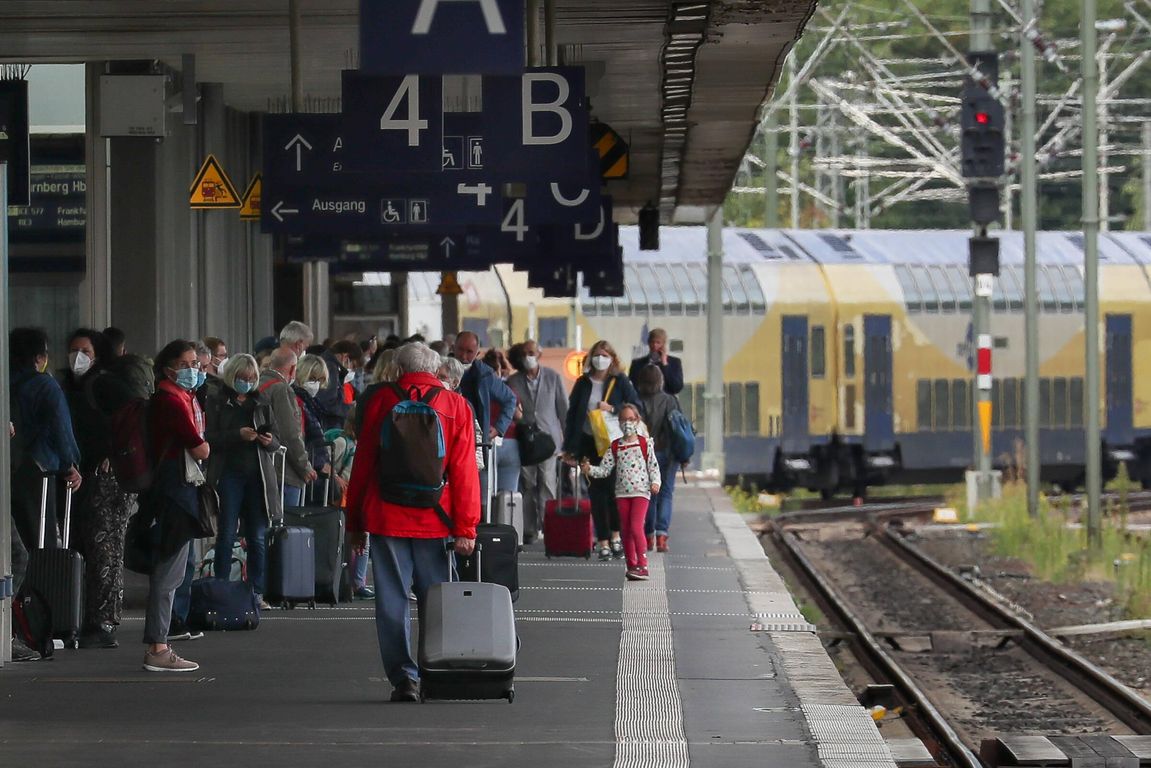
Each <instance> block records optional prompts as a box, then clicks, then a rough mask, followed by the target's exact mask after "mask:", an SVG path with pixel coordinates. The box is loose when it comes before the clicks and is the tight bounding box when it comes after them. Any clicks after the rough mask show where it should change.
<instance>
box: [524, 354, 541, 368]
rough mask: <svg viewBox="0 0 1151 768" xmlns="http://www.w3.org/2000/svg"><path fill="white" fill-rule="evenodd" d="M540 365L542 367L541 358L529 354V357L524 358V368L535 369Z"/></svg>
mask: <svg viewBox="0 0 1151 768" xmlns="http://www.w3.org/2000/svg"><path fill="white" fill-rule="evenodd" d="M539 367H540V359H539V358H538V357H531V356H528V357H525V358H524V368H526V369H527V370H529V371H534V370H535V369H536V368H539Z"/></svg>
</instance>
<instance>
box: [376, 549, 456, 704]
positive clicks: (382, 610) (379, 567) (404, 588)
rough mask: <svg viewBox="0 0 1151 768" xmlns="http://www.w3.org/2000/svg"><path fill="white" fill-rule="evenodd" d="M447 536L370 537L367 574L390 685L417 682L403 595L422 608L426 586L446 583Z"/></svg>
mask: <svg viewBox="0 0 1151 768" xmlns="http://www.w3.org/2000/svg"><path fill="white" fill-rule="evenodd" d="M445 542H446V539H399V538H394V537H391V536H376V535H373V536H371V545H370V546H371V552H372V575H373V576H374V578H375V581H376V637H377V638H378V639H379V643H380V660H381V661H383V663H384V674H386V675H387V676H388V680H390V681H391V683H392V685H400V684H402V683H403V682H404V681H405V680H408V679H410V680H419V679H420V673H419V670H418V669H417V667H416V662H415V661H414V660H413V659H412V650H411V640H412V619H411V609H410V606H409V602H408V594H409V593H411V592H412V591H413V590H414V591H415V595H416V599H417V601H418V603H419V605H420V607H421V608H422V607H423V604H424V600H425V598H426V597H427V594H428V588H429V587H431V586H432V585H433V584H439V583H440V582H444V581H447V580H448V578H449V573H450V572H449V570H448V568H449V563H450V562H452V559H451V556H449V555H448V553H447V552H446V551H445V549H444V546H445Z"/></svg>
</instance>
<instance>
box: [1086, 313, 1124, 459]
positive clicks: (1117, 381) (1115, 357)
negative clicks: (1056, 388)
mask: <svg viewBox="0 0 1151 768" xmlns="http://www.w3.org/2000/svg"><path fill="white" fill-rule="evenodd" d="M1106 366H1107V369H1106V371H1107V372H1106V382H1107V389H1106V390H1105V391H1104V393H1103V394H1104V397H1106V398H1107V428H1106V429H1105V430H1104V431H1103V438H1104V440H1106V441H1107V444H1108V445H1113V446H1118V445H1131V443H1132V442H1133V440H1134V438H1135V436H1134V431H1135V430H1134V424H1133V423H1132V418H1133V417H1132V401H1131V315H1107V362H1106ZM1088 407H1091V405H1090V404H1088Z"/></svg>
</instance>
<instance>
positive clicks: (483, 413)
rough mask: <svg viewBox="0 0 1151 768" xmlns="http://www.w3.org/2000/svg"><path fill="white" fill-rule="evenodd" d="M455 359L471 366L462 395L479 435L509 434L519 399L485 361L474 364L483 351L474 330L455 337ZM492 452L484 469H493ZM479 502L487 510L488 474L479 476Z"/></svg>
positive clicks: (487, 436)
mask: <svg viewBox="0 0 1151 768" xmlns="http://www.w3.org/2000/svg"><path fill="white" fill-rule="evenodd" d="M455 351H456V358H457V359H459V361H460V362H461V363H463V364H464V365H466V366H469V368H468V370H467V372H466V373H464V378H463V380H462V381H460V394H461V395H463V396H464V397H466V398H467V400H468V402H469V403H470V404H471V406H472V410H473V411H475V413H476V418H477V419H479V422H480V432H481V434H483V435H484V436H485V437H486V438H487V439H488V441H489V442H490V441H492V440H494V439H495V438H497V437H499V436H500V435H502V434H503V433H505V432H507V431H508V427H509V426H511V423H512V418H513V417H514V416H515V412H516V396H515V393H514V392H512V391H511V390H510V389H509V388H508V385H507V384H505V383H504V382H503V381H501V380H500V379H498V378H496V374H495V371H493V370H492V369H491V368H489V367H488V366H486V365H484V364H483V362H479V363H476V364H475V365H473V364H472V363H473V361H475V359H476V356H477V355H478V354H479V351H480V340H479V337H478V336H476V335H475V334H474V333H472V332H471V331H464V332H462V333H461V334H460V335H459V336H457V337H456V344H455ZM493 402H494V403H495V405H496V406H497V409H498V410H497V412H495V413H493V412H492V403H493ZM490 453H491V451H490V449H486V448H485V449H484V466H485V467H486V466H491V465H490V464H489V463H488V462H490V461H491V458H490ZM480 486H481V492H480V503H481V504H482V505H483V507H484V509H487V506H488V496H489V494H490V490H489V489H488V473H487V472H481V473H480Z"/></svg>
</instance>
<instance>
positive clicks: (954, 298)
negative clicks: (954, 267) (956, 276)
mask: <svg viewBox="0 0 1151 768" xmlns="http://www.w3.org/2000/svg"><path fill="white" fill-rule="evenodd" d="M928 269H929V270H930V271H931V277H932V279H933V280H934V282H935V287H936V288H938V289H939V309H940V311H942V312H954V311H955V310H956V308H957V304H958V303H959V292H958V291H957V290H956V289H955V286H953V285H952V284H951V277H950V276H949V275H948V274H947V273H948V271H949V270H947V269H945V268H944V267H942V266H939V265H934V266H931V267H928Z"/></svg>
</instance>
